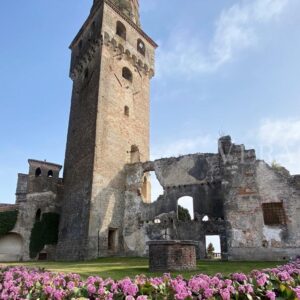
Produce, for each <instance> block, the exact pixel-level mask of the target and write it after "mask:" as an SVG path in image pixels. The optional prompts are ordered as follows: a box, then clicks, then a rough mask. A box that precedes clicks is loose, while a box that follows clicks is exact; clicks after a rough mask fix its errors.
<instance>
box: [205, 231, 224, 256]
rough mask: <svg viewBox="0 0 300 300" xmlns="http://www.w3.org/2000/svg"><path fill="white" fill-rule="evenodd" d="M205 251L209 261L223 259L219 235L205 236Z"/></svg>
mask: <svg viewBox="0 0 300 300" xmlns="http://www.w3.org/2000/svg"><path fill="white" fill-rule="evenodd" d="M205 249H206V258H207V259H221V258H222V252H221V238H220V236H219V235H206V236H205Z"/></svg>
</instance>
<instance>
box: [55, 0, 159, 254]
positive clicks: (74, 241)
mask: <svg viewBox="0 0 300 300" xmlns="http://www.w3.org/2000/svg"><path fill="white" fill-rule="evenodd" d="M156 47H157V45H156V44H155V43H154V42H153V41H152V40H151V39H150V38H149V37H148V36H147V35H146V34H145V33H144V32H143V31H142V29H141V27H140V21H139V3H138V0H94V3H93V7H92V9H91V12H90V15H89V17H88V18H87V20H86V21H85V23H84V25H83V26H82V28H81V29H80V31H79V33H78V34H77V36H76V37H75V39H74V40H73V42H72V44H71V46H70V49H71V51H72V59H71V68H70V76H71V78H72V80H73V91H72V101H71V111H70V119H69V128H68V138H67V147H66V156H65V165H64V201H63V205H62V215H61V224H60V232H59V243H58V247H57V258H58V259H69V260H77V259H89V258H95V257H99V256H106V255H112V254H121V253H122V249H123V248H122V222H123V215H124V190H125V178H124V177H125V173H124V166H125V165H126V164H127V163H134V162H137V161H147V160H148V159H149V90H150V79H151V77H152V76H153V75H154V55H155V48H156Z"/></svg>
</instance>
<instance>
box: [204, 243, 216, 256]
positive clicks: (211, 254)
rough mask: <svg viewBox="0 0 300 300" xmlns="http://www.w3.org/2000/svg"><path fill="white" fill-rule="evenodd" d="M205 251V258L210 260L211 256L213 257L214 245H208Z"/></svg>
mask: <svg viewBox="0 0 300 300" xmlns="http://www.w3.org/2000/svg"><path fill="white" fill-rule="evenodd" d="M206 251H207V256H208V257H210V258H212V257H213V255H214V252H215V247H214V245H213V244H212V243H209V244H208V246H207V249H206Z"/></svg>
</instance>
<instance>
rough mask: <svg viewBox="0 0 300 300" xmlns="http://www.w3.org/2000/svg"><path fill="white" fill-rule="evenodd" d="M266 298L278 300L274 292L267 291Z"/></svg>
mask: <svg viewBox="0 0 300 300" xmlns="http://www.w3.org/2000/svg"><path fill="white" fill-rule="evenodd" d="M266 296H267V297H268V298H269V299H270V300H276V294H275V293H274V292H272V291H267V292H266Z"/></svg>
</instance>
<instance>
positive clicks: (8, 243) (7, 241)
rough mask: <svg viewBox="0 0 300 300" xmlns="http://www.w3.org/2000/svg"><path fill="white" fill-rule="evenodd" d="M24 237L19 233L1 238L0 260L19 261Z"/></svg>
mask: <svg viewBox="0 0 300 300" xmlns="http://www.w3.org/2000/svg"><path fill="white" fill-rule="evenodd" d="M22 248H23V239H22V237H21V236H20V235H19V234H17V233H9V234H7V235H5V236H3V237H1V238H0V261H2V262H4V261H19V260H20V259H21V256H22Z"/></svg>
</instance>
